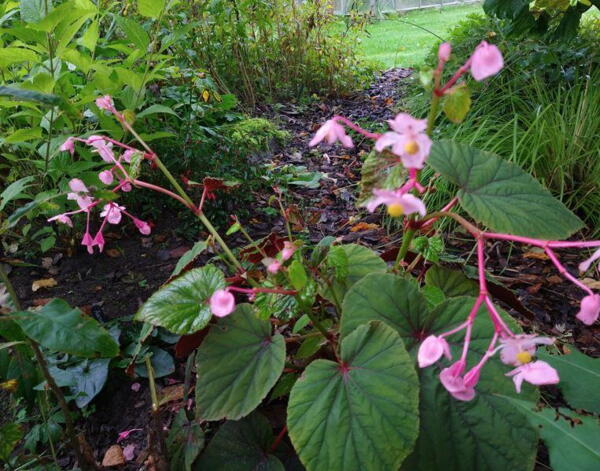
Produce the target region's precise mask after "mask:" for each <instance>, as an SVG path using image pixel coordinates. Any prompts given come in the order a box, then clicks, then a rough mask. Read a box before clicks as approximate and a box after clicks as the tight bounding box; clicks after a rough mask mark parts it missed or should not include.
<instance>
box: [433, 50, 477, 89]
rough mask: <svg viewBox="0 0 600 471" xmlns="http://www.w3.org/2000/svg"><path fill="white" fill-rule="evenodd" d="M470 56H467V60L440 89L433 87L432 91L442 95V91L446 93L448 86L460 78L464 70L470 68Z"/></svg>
mask: <svg viewBox="0 0 600 471" xmlns="http://www.w3.org/2000/svg"><path fill="white" fill-rule="evenodd" d="M471 59H472V58H471V57H469V60H468V61H467V62H465V63H464V64H463V65H462V66H461V67H460V68H459V69H458V70H457V71H456V73H455V74H454V75H453V76H452V78H451V79H450V80H448V82H446V85H444V86H443V87H442V88H441V89H435V90H434V93H435V94H436V95H437V96H443V95H444V93H446V91H448V89H449V88H450V87H452V86H453V85H454V84H455V83H456V81H457V80H458V79H459V78H461V77H462V76H463V75H464V73H465V72H467V71H468V70H469V69H470V68H471Z"/></svg>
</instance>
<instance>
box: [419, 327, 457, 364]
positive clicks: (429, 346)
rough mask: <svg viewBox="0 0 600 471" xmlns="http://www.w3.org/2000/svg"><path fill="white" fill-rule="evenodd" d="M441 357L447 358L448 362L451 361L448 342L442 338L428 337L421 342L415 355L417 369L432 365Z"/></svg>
mask: <svg viewBox="0 0 600 471" xmlns="http://www.w3.org/2000/svg"><path fill="white" fill-rule="evenodd" d="M442 355H444V356H445V357H446V358H448V360H450V359H452V355H451V354H450V346H449V345H448V342H446V340H445V339H444V338H443V337H438V336H437V335H430V336H429V337H427V338H426V339H425V340H423V343H422V344H421V346H420V347H419V353H418V354H417V359H418V362H419V367H420V368H425V367H427V366H430V365H433V364H434V363H435V362H436V361H438V360H439V359H440V358H441V357H442Z"/></svg>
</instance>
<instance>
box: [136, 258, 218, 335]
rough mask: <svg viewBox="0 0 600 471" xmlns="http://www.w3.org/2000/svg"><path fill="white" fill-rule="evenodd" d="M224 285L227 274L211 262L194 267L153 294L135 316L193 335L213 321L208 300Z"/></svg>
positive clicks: (172, 330) (137, 318)
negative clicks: (224, 274) (210, 263)
mask: <svg viewBox="0 0 600 471" xmlns="http://www.w3.org/2000/svg"><path fill="white" fill-rule="evenodd" d="M222 288H225V277H224V276H223V273H222V272H221V271H220V270H219V269H217V268H215V267H213V266H212V265H207V266H205V267H202V268H195V269H194V270H190V271H188V272H187V273H185V274H184V275H182V276H180V277H179V278H177V279H175V280H173V281H171V282H170V283H169V284H167V285H166V286H163V287H162V288H161V289H159V290H158V291H157V292H155V293H154V294H153V295H152V296H150V298H149V299H148V300H147V301H146V302H145V303H144V305H143V306H142V307H141V308H140V310H139V311H138V313H137V314H136V316H135V319H136V320H138V321H144V322H148V323H150V324H153V325H158V326H161V327H164V328H165V329H167V330H170V331H171V332H174V333H176V334H181V335H183V334H192V333H194V332H197V331H198V330H200V329H202V328H204V327H205V326H206V324H208V321H210V318H211V316H212V314H211V312H210V307H209V305H208V300H209V298H210V297H211V296H212V294H213V293H214V292H215V291H216V290H218V289H222Z"/></svg>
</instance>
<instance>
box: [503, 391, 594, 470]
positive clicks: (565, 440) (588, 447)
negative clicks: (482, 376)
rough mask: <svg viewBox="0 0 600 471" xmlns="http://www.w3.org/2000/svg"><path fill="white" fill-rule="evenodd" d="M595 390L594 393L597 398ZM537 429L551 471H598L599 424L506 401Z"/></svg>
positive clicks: (562, 411)
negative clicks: (544, 446) (543, 444)
mask: <svg viewBox="0 0 600 471" xmlns="http://www.w3.org/2000/svg"><path fill="white" fill-rule="evenodd" d="M597 392H598V391H597V390H596V391H594V393H596V394H597ZM505 399H506V400H508V401H509V403H510V404H511V405H512V406H513V407H514V408H515V409H517V410H519V411H521V412H522V413H524V414H525V415H526V416H527V418H528V419H529V422H530V423H531V425H532V426H533V427H536V428H537V429H538V430H539V432H540V435H541V437H542V440H544V442H545V443H546V446H547V447H548V451H549V452H550V465H551V466H552V469H553V470H554V471H575V470H577V471H597V470H598V468H600V421H599V420H598V418H597V417H590V416H582V415H579V414H576V413H574V412H573V411H570V410H569V409H562V408H561V409H558V411H556V410H554V409H549V408H544V409H542V410H541V411H539V412H538V411H535V410H534V408H535V403H533V402H527V401H521V400H518V399H515V398H510V397H506V398H505Z"/></svg>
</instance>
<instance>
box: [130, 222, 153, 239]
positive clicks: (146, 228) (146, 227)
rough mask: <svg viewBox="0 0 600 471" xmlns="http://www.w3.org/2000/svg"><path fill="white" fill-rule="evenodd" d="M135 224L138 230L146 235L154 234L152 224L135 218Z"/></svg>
mask: <svg viewBox="0 0 600 471" xmlns="http://www.w3.org/2000/svg"><path fill="white" fill-rule="evenodd" d="M133 223H134V224H135V227H137V228H138V230H139V231H140V232H141V233H142V234H144V235H148V234H150V232H152V228H151V227H150V224H148V223H147V222H145V221H142V220H141V219H138V218H133Z"/></svg>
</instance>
